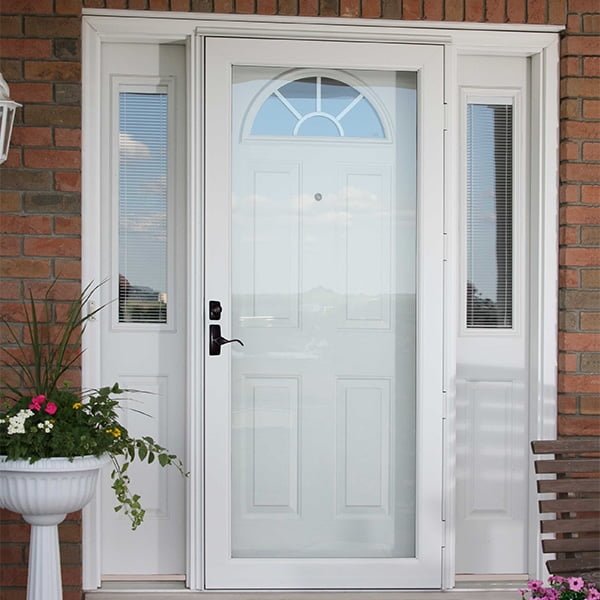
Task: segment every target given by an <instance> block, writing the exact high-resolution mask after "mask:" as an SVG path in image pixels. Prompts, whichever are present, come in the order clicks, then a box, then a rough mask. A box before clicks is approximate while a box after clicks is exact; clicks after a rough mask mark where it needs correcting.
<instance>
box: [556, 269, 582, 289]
mask: <svg viewBox="0 0 600 600" xmlns="http://www.w3.org/2000/svg"><path fill="white" fill-rule="evenodd" d="M558 281H559V285H560V287H563V288H577V287H579V271H578V270H577V269H560V271H559V280H558Z"/></svg>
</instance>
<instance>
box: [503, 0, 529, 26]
mask: <svg viewBox="0 0 600 600" xmlns="http://www.w3.org/2000/svg"><path fill="white" fill-rule="evenodd" d="M506 16H507V19H508V21H509V23H525V0H507V2H506Z"/></svg>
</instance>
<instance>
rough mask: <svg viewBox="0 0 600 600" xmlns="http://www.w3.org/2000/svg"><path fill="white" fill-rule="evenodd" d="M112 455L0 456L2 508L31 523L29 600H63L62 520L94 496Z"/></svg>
mask: <svg viewBox="0 0 600 600" xmlns="http://www.w3.org/2000/svg"><path fill="white" fill-rule="evenodd" d="M109 460H110V459H109V457H108V456H102V457H100V458H96V457H95V456H82V457H78V458H74V459H73V460H72V461H70V460H69V459H67V458H46V459H42V460H39V461H37V462H35V463H33V464H30V463H29V462H28V461H26V460H10V461H9V460H6V457H5V456H0V508H7V509H8V510H12V511H13V512H17V513H20V514H21V515H22V516H23V519H25V521H27V523H30V524H31V539H30V545H29V576H28V581H27V600H62V582H61V574H60V553H59V547H58V527H57V526H58V524H59V523H61V522H62V521H63V520H64V519H65V517H66V516H67V513H70V512H74V511H77V510H80V509H82V508H83V507H84V506H85V505H86V504H87V503H88V502H89V501H90V500H91V499H92V496H93V495H94V490H95V487H96V480H97V478H98V473H99V471H100V469H101V468H102V467H103V466H104V465H105V464H106V463H107V462H108V461H109Z"/></svg>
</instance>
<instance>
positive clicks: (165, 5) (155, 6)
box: [150, 0, 169, 10]
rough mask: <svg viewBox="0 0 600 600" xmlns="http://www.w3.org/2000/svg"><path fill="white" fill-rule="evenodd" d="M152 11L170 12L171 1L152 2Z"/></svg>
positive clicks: (151, 0) (158, 0)
mask: <svg viewBox="0 0 600 600" xmlns="http://www.w3.org/2000/svg"><path fill="white" fill-rule="evenodd" d="M150 10H169V0H150Z"/></svg>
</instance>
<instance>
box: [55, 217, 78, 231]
mask: <svg viewBox="0 0 600 600" xmlns="http://www.w3.org/2000/svg"><path fill="white" fill-rule="evenodd" d="M54 232H55V233H58V234H80V233H81V217H54Z"/></svg>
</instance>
